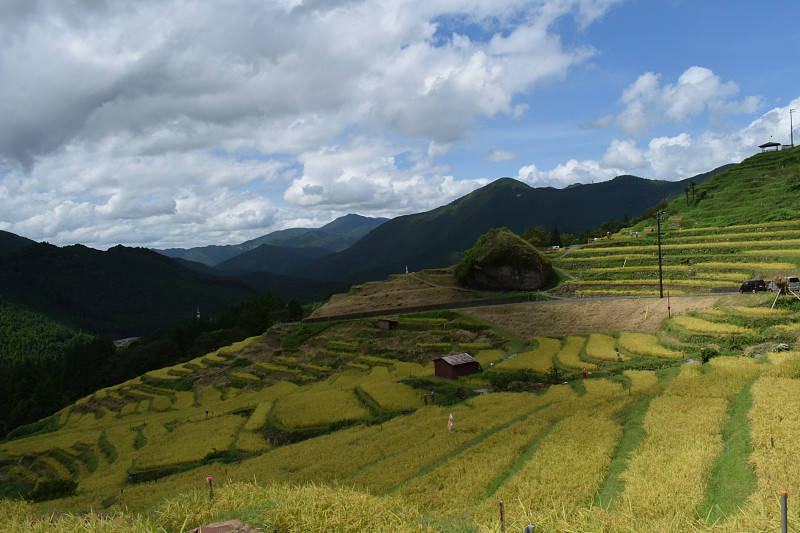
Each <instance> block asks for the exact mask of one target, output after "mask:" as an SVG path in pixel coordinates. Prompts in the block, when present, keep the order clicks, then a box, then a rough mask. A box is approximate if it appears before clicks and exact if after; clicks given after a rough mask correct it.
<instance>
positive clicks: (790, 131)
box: [789, 109, 797, 148]
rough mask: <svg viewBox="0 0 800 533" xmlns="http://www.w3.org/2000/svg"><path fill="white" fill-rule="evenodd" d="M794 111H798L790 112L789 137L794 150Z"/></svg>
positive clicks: (791, 110) (792, 110)
mask: <svg viewBox="0 0 800 533" xmlns="http://www.w3.org/2000/svg"><path fill="white" fill-rule="evenodd" d="M794 111H797V109H790V110H789V137H790V138H791V140H792V148H794V126H793V125H792V113H793V112H794Z"/></svg>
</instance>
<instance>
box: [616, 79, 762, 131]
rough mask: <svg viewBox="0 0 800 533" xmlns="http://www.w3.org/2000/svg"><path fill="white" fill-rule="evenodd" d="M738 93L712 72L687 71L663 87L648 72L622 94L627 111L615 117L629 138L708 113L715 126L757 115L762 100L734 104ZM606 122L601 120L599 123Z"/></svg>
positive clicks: (733, 84)
mask: <svg viewBox="0 0 800 533" xmlns="http://www.w3.org/2000/svg"><path fill="white" fill-rule="evenodd" d="M738 93H739V87H738V85H737V84H736V83H735V82H732V81H727V82H723V81H722V79H721V78H720V77H719V76H717V75H716V74H714V73H713V72H712V71H711V70H709V69H707V68H703V67H698V66H693V67H689V68H688V69H686V70H685V71H684V72H683V74H681V75H680V77H679V78H678V80H677V82H676V83H674V84H665V85H662V84H661V76H660V75H659V74H655V73H653V72H647V73H645V74H642V75H641V76H639V77H638V78H637V79H636V81H634V82H633V83H632V84H630V85H629V86H628V87H626V88H625V90H624V91H623V93H622V98H621V100H620V101H621V103H622V104H623V105H624V106H625V109H624V110H623V111H622V112H621V113H620V114H619V115H617V116H616V120H615V122H616V124H618V125H619V126H620V128H622V131H624V132H625V133H626V134H628V135H632V136H640V135H642V134H643V133H645V132H646V131H648V130H650V129H651V128H652V127H654V126H655V125H657V124H662V123H666V122H675V123H684V122H687V121H688V120H690V119H692V118H694V117H696V116H698V115H700V114H701V113H703V112H705V111H707V112H708V113H709V115H710V120H711V122H712V123H718V122H720V121H722V120H724V118H725V117H726V116H729V115H732V114H737V113H754V112H755V111H756V110H757V108H758V107H759V105H760V104H761V100H760V98H758V97H756V96H748V97H746V98H744V99H742V100H734V99H733V98H735V97H736V96H737V95H738ZM603 122H607V120H603V119H601V120H600V123H603Z"/></svg>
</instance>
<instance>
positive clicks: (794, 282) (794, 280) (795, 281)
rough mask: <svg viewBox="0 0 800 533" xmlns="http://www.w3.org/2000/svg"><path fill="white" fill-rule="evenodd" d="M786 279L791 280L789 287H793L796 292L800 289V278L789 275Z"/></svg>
mask: <svg viewBox="0 0 800 533" xmlns="http://www.w3.org/2000/svg"><path fill="white" fill-rule="evenodd" d="M786 280H787V281H788V282H789V288H790V289H792V290H793V291H794V292H797V291H799V290H800V278H798V277H797V276H789V277H788V278H786Z"/></svg>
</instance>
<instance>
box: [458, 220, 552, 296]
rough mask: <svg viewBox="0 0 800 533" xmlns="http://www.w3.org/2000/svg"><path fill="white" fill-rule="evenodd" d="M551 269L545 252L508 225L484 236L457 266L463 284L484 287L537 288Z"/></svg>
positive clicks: (528, 289)
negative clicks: (515, 232) (514, 231)
mask: <svg viewBox="0 0 800 533" xmlns="http://www.w3.org/2000/svg"><path fill="white" fill-rule="evenodd" d="M551 272H552V267H551V265H550V261H549V260H548V259H547V258H546V257H545V256H544V255H543V254H542V253H541V252H539V251H538V250H537V249H536V248H534V247H533V246H531V245H530V244H529V243H528V242H526V241H525V240H523V239H521V238H520V237H518V236H517V235H514V234H513V233H512V232H511V231H509V230H508V229H506V228H500V229H493V230H490V231H489V232H488V233H486V234H485V235H483V236H481V237H480V238H479V239H478V240H477V242H476V243H475V246H473V247H472V248H471V249H470V250H468V251H467V252H466V253H465V254H464V258H463V259H462V260H461V262H460V263H459V264H458V265H457V266H456V276H457V277H458V279H459V281H460V282H461V283H462V284H463V285H465V286H467V287H471V288H476V289H481V290H513V291H530V290H536V289H539V288H541V287H542V286H543V285H544V284H545V282H546V281H547V278H548V277H549V276H550V273H551Z"/></svg>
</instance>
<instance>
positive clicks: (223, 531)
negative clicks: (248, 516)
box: [185, 519, 260, 533]
mask: <svg viewBox="0 0 800 533" xmlns="http://www.w3.org/2000/svg"><path fill="white" fill-rule="evenodd" d="M259 531H260V530H258V529H250V528H249V527H247V525H245V524H244V523H242V521H241V520H235V519H234V520H226V521H224V522H215V523H213V524H208V525H207V526H201V527H198V528H196V529H190V530H188V531H186V532H185V533H201V532H202V533H259Z"/></svg>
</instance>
